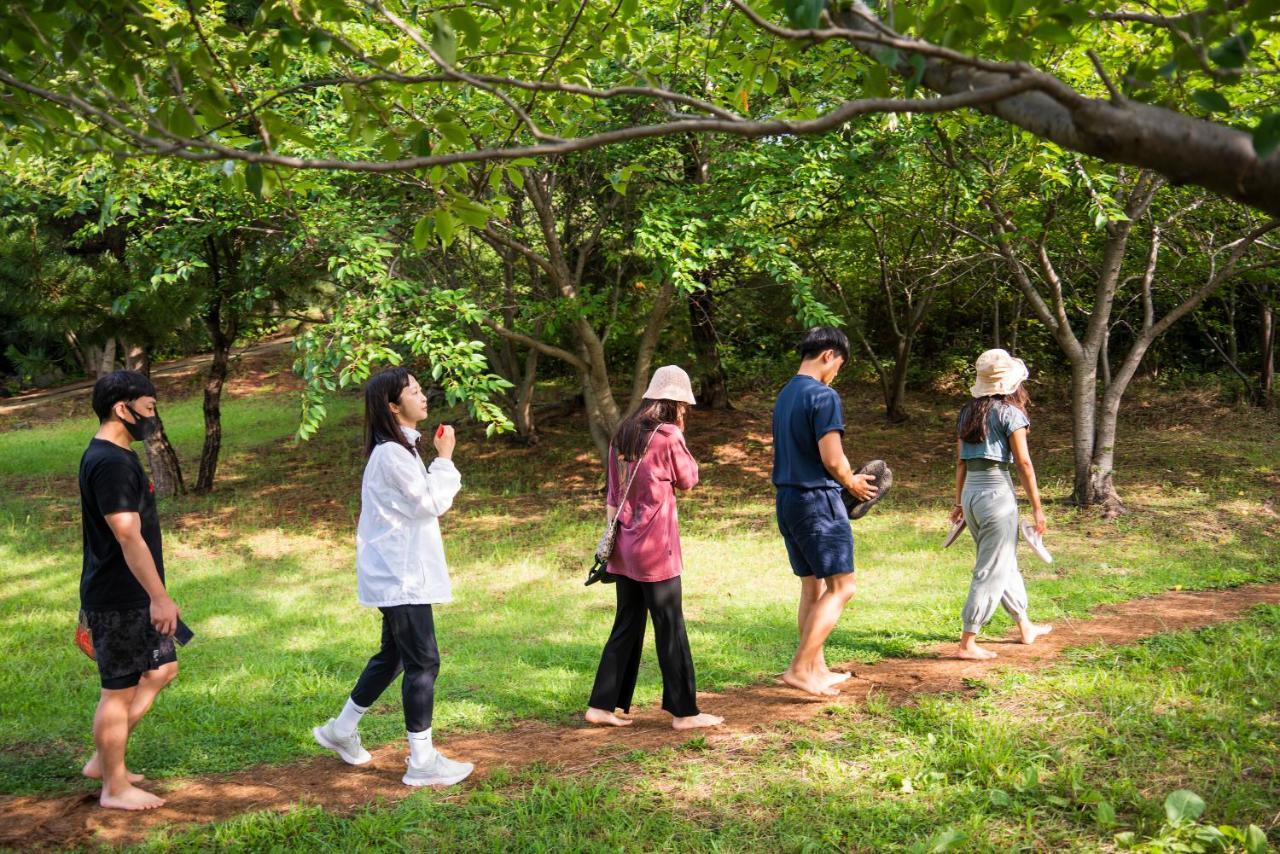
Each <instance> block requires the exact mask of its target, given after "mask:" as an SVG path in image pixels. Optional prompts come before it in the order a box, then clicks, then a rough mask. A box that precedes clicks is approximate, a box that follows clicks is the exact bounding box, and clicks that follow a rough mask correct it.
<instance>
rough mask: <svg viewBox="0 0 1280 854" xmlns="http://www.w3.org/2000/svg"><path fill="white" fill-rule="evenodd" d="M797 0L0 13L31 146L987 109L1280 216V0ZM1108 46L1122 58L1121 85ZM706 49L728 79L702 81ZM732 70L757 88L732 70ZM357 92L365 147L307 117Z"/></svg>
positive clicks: (147, 147) (501, 155) (172, 149)
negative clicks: (788, 73) (769, 94)
mask: <svg viewBox="0 0 1280 854" xmlns="http://www.w3.org/2000/svg"><path fill="white" fill-rule="evenodd" d="M781 5H782V7H783V8H784V10H785V12H786V14H787V18H788V21H789V23H790V24H791V26H790V27H784V26H780V25H778V24H776V23H773V22H772V21H771V20H769V18H767V17H765V16H763V15H761V14H760V13H758V12H756V11H755V10H753V9H752V8H751V7H749V6H748V5H747V4H746V3H745V0H730V3H729V6H730V8H728V9H726V10H725V11H724V12H723V13H722V14H721V15H720V17H719V18H718V26H716V27H709V26H706V25H705V23H704V22H703V21H702V20H701V19H702V18H706V17H708V16H716V15H717V11H713V10H711V9H710V8H708V7H707V6H706V5H705V4H702V3H697V4H694V3H685V2H666V3H655V4H649V5H646V7H645V8H644V9H643V10H641V9H640V4H639V3H638V2H636V0H622V2H620V3H619V4H617V7H616V8H615V7H613V6H608V5H603V4H602V5H595V4H582V5H581V6H573V5H572V4H553V5H552V6H549V7H547V6H545V5H543V4H515V5H512V6H510V7H507V6H503V7H501V8H498V7H492V6H489V5H481V4H465V5H459V6H455V7H452V8H450V9H448V10H447V11H438V12H434V13H433V14H432V16H431V19H430V20H429V21H423V20H420V19H419V17H418V13H417V10H416V7H413V6H408V7H405V6H402V4H400V3H398V2H384V0H312V2H309V3H305V4H299V3H293V2H287V0H267V2H263V3H262V4H260V5H259V6H258V7H257V9H256V12H255V14H253V16H252V17H251V18H248V19H243V18H239V17H235V16H228V15H221V14H219V12H220V7H218V6H215V5H212V4H210V5H202V4H200V3H196V2H187V3H178V2H171V3H170V2H159V3H155V4H149V5H147V6H137V5H135V4H133V3H131V2H128V1H127V0H109V2H94V3H88V2H79V0H71V2H65V3H64V2H50V3H45V4H43V5H42V6H41V7H40V8H38V9H37V8H29V7H28V6H27V4H12V5H11V6H9V7H7V8H6V9H4V10H3V11H0V32H4V33H6V34H7V37H6V40H5V44H4V47H6V48H7V49H6V50H4V51H3V52H0V86H3V87H4V89H5V91H6V92H7V98H6V106H5V112H6V123H7V124H8V125H10V126H12V127H13V130H12V131H10V134H11V136H12V137H13V138H14V139H16V140H18V141H20V142H21V143H22V144H23V145H24V146H27V147H40V148H43V147H47V146H50V145H57V146H60V145H65V144H67V143H68V142H71V143H72V144H74V145H77V146H80V147H87V148H90V149H93V150H103V149H105V150H111V151H117V152H120V153H124V154H129V155H132V154H137V153H143V154H147V155H154V156H165V157H176V158H182V159H187V160H192V161H198V162H201V161H222V160H235V161H241V162H243V163H245V164H247V166H246V175H247V176H249V180H250V181H253V182H257V181H259V180H260V178H259V177H255V176H259V175H260V173H261V171H262V170H263V169H264V168H265V167H269V166H276V167H283V168H291V169H292V168H302V169H326V170H331V169H349V170H356V171H369V172H406V171H415V170H421V169H430V168H433V167H436V166H441V167H447V166H449V165H450V164H454V163H461V162H475V161H482V160H495V159H498V160H514V159H518V158H522V157H528V156H543V155H563V154H567V153H571V152H575V151H583V150H586V149H589V148H595V147H599V146H604V145H612V144H618V143H625V142H629V141H634V140H639V139H652V138H655V137H660V136H677V137H684V136H685V135H687V134H690V133H725V134H733V135H738V136H742V137H748V138H757V139H758V138H762V137H773V136H777V135H779V134H819V133H823V132H826V131H829V130H831V129H833V128H836V127H839V126H841V125H843V124H845V123H848V122H850V121H852V120H854V119H856V118H857V117H858V116H862V115H867V114H870V113H884V112H903V113H909V112H924V113H939V112H948V111H955V110H962V109H979V110H982V111H983V112H986V113H988V114H990V115H993V116H995V117H997V118H999V119H1001V120H1003V121H1005V122H1008V123H1010V124H1013V125H1015V126H1017V127H1020V128H1022V129H1024V130H1026V131H1027V132H1029V133H1030V134H1033V135H1035V136H1037V137H1039V138H1041V139H1044V140H1048V141H1051V142H1054V143H1056V144H1058V145H1060V146H1061V147H1063V148H1065V149H1068V150H1072V151H1077V152H1080V153H1084V154H1088V155H1091V156H1094V157H1098V158H1101V159H1103V160H1106V161H1108V162H1112V163H1117V164H1128V165H1132V166H1136V167H1139V168H1141V169H1144V170H1149V171H1153V172H1155V173H1158V174H1162V175H1164V176H1165V177H1166V178H1168V179H1169V180H1170V181H1172V182H1175V183H1192V184H1197V185H1199V186H1202V187H1205V188H1207V189H1209V190H1211V191H1213V192H1215V193H1218V194H1221V195H1223V196H1226V197H1229V198H1232V199H1235V200H1237V201H1240V202H1242V203H1244V204H1246V205H1249V206H1252V207H1254V208H1256V209H1258V210H1261V211H1266V212H1269V213H1271V214H1277V215H1280V155H1278V154H1277V153H1276V150H1277V147H1280V113H1276V112H1274V111H1273V110H1274V104H1273V103H1272V102H1271V100H1270V98H1269V95H1268V89H1267V86H1266V80H1267V77H1266V75H1267V74H1269V73H1274V68H1273V66H1274V64H1275V58H1274V57H1275V55H1276V39H1277V35H1276V31H1275V28H1274V27H1273V26H1271V25H1270V21H1271V19H1272V18H1273V17H1274V15H1275V13H1276V8H1275V0H1233V2H1227V3H1222V4H1212V5H1209V6H1206V7H1204V8H1202V9H1195V10H1192V11H1189V12H1188V11H1185V10H1183V9H1181V7H1177V6H1176V5H1175V4H1174V3H1172V2H1169V0H1158V2H1156V3H1154V4H1151V8H1150V9H1144V10H1142V11H1134V10H1132V9H1130V8H1129V7H1127V6H1125V5H1123V4H1122V3H1114V2H1113V3H1108V2H1086V3H1074V2H1072V3H1068V2H1066V1H1065V0H1044V2H1041V3H1038V4H1036V5H1035V6H1034V7H1033V6H1031V5H1029V4H1023V3H1020V2H1018V1H1017V0H1012V2H998V3H990V4H977V3H960V4H942V5H938V6H935V7H932V8H931V9H929V10H927V11H925V10H916V9H915V8H914V7H903V8H896V7H888V15H887V20H886V19H882V18H881V17H880V16H878V15H877V14H876V13H875V12H873V11H872V10H871V9H870V8H869V7H868V6H867V5H866V4H865V3H864V2H862V0H842V2H839V3H837V4H833V5H832V6H831V8H830V9H825V4H824V3H822V2H814V1H813V0H784V2H783V3H782V4H781ZM1166 7H1167V8H1166ZM773 8H774V9H776V8H777V4H774V6H773ZM690 20H693V21H698V22H699V24H701V26H698V27H690V26H686V22H687V21H690ZM459 34H461V38H459ZM709 36H714V38H711V37H709ZM686 45H687V47H686ZM515 46H518V49H512V48H514V47H515ZM1064 46H1069V49H1064ZM673 47H674V48H675V49H674V50H673V49H672V48H673ZM802 51H809V54H808V55H807V56H806V59H805V62H806V64H807V65H809V66H810V67H812V68H815V69H817V71H816V74H814V75H812V76H815V77H817V78H818V79H820V80H821V81H822V84H823V85H819V86H816V87H813V88H812V89H811V90H810V91H805V90H804V89H798V88H796V87H795V86H792V85H790V81H789V80H788V79H786V78H784V79H782V80H780V79H779V74H778V71H777V70H776V69H775V68H774V67H772V64H773V63H772V57H773V56H775V55H777V56H778V57H780V58H781V59H782V60H784V61H792V62H794V61H795V58H796V57H797V56H798V55H799V53H800V52H802ZM1108 62H1110V63H1111V64H1113V65H1115V64H1121V63H1123V64H1124V73H1123V76H1121V77H1120V83H1118V84H1117V83H1116V82H1115V77H1116V75H1114V74H1112V73H1109V72H1108V70H1107V65H1108ZM709 65H713V66H714V71H715V73H714V74H712V75H711V77H712V79H713V80H716V79H717V78H719V81H722V82H721V85H719V86H718V87H717V89H716V91H713V92H708V93H705V94H703V95H698V96H694V95H688V94H684V93H683V92H682V91H680V89H681V86H680V84H679V81H683V80H686V79H689V78H694V79H697V78H698V77H700V76H702V72H704V70H705V69H706V68H707V67H708V66H709ZM1037 66H1040V67H1037ZM264 72H265V73H264ZM286 72H288V73H286ZM298 72H301V73H298ZM734 75H736V76H737V77H738V79H739V80H740V83H739V85H737V86H733V85H723V83H724V82H727V80H728V79H729V78H731V77H732V76H734ZM272 78H274V82H272ZM895 78H896V79H897V80H898V84H897V85H898V94H899V96H898V97H892V96H893V94H894V91H893V86H892V85H891V83H890V80H891V79H895ZM137 80H141V81H149V82H148V83H147V84H146V85H143V86H141V87H135V86H134V82H133V81H137ZM780 84H782V85H786V86H787V87H788V91H789V92H790V93H791V94H792V99H793V101H794V104H793V105H792V106H791V107H789V108H788V109H783V110H778V111H776V112H774V113H773V114H771V115H768V116H761V117H757V116H754V115H753V114H752V111H751V108H750V101H751V94H752V92H755V91H761V90H764V91H768V90H770V89H777V88H779V86H780ZM335 90H336V91H340V92H341V93H342V97H343V101H344V107H345V108H346V109H347V110H348V111H349V113H350V117H351V129H352V132H353V133H354V134H356V135H358V136H360V137H362V138H363V140H364V142H365V143H367V144H368V145H367V146H366V148H365V149H364V150H362V151H353V150H351V148H350V147H349V146H348V147H345V150H343V147H342V146H328V145H322V144H320V143H319V141H318V140H317V139H316V138H314V137H312V136H311V134H309V133H308V132H307V131H306V130H304V128H305V127H306V126H307V125H306V123H305V122H300V121H299V116H301V115H304V114H305V113H306V111H307V109H308V107H309V105H310V104H312V103H314V101H315V99H316V98H317V97H324V94H325V93H326V92H330V93H331V92H334V91H335ZM850 90H855V91H857V92H858V93H860V94H862V95H865V96H866V97H850ZM920 90H928V91H930V92H932V93H934V95H933V96H928V97H925V96H919V95H917V93H918V92H919V91H920ZM1093 92H1099V93H1103V94H1105V96H1106V97H1105V98H1097V97H1092V95H1091V93H1093ZM1142 99H1146V101H1147V102H1144V100H1142ZM611 101H617V102H620V103H625V104H631V105H640V108H639V109H630V110H627V109H623V110H619V111H617V113H619V114H622V115H624V116H626V118H625V119H624V120H623V121H622V122H621V123H619V124H618V125H616V126H613V127H607V128H598V127H596V126H593V125H592V124H591V123H589V122H588V123H584V122H583V121H582V120H583V117H584V116H590V115H593V114H595V113H596V112H597V110H598V106H599V105H600V104H601V103H602V102H611ZM446 105H447V106H446ZM442 107H443V110H442V109H441V108H442ZM494 107H496V108H497V110H496V111H495V109H494ZM655 108H656V112H657V115H658V117H659V118H658V120H656V121H652V120H650V119H651V118H652V117H653V116H654V112H655ZM1192 109H1194V110H1196V111H1203V112H1208V113H1210V114H1213V115H1221V116H1223V117H1224V120H1223V121H1215V120H1210V119H1207V118H1199V117H1196V116H1194V115H1192V114H1190V112H1189V111H1190V110H1192ZM1233 122H1234V123H1245V124H1247V125H1248V126H1250V127H1251V128H1252V131H1251V132H1246V131H1243V130H1238V129H1236V127H1234V126H1233Z"/></svg>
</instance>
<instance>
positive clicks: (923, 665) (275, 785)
mask: <svg viewBox="0 0 1280 854" xmlns="http://www.w3.org/2000/svg"><path fill="white" fill-rule="evenodd" d="M1262 603H1271V604H1280V583H1275V584H1263V585H1249V586H1244V587H1236V588H1232V589H1229V590H1217V591H1207V592H1170V593H1164V594H1161V595H1159V596H1153V597H1150V598H1145V599H1135V600H1132V601H1129V602H1125V603H1122V604H1119V605H1114V606H1107V607H1103V608H1100V609H1099V610H1098V611H1097V613H1096V614H1095V615H1094V616H1092V617H1090V618H1089V619H1085V620H1075V621H1071V622H1067V621H1064V622H1062V623H1060V624H1058V625H1057V627H1056V628H1055V630H1054V632H1053V634H1051V635H1049V636H1048V637H1046V638H1044V639H1042V640H1041V641H1040V642H1039V643H1037V644H1036V645H1035V646H1033V647H1025V646H1021V645H1019V644H1015V643H1012V642H996V643H994V644H992V646H993V647H994V648H995V649H997V650H998V651H999V653H1000V658H999V659H997V660H996V661H995V662H982V663H976V662H968V661H960V660H957V659H954V658H942V657H940V656H941V655H943V654H946V653H947V652H949V650H948V649H939V650H937V653H938V655H939V657H922V658H911V659H885V660H883V661H879V662H877V663H876V664H873V665H867V666H861V665H856V666H853V667H852V668H851V669H852V670H853V672H854V674H855V678H854V679H851V680H849V682H847V683H845V687H844V690H843V692H842V693H841V695H840V697H839V698H836V699H835V700H819V699H816V698H806V697H804V696H803V695H801V694H799V693H797V692H795V691H792V690H790V689H787V688H784V687H780V686H773V685H760V686H753V687H749V688H743V689H738V690H733V691H729V692H726V693H724V694H705V695H703V697H704V698H705V701H704V702H703V703H702V705H703V708H704V709H705V710H707V711H710V712H714V713H716V714H721V715H724V716H725V717H726V719H727V723H726V725H725V726H724V727H721V728H720V729H717V730H708V731H706V732H707V733H708V742H709V743H710V745H711V749H713V750H714V749H715V748H716V746H717V745H725V744H731V743H733V742H734V741H735V740H736V739H737V737H738V736H739V735H741V734H743V733H748V732H750V731H752V730H753V729H756V728H758V727H760V726H768V725H770V724H773V723H777V722H780V721H794V722H803V721H807V720H810V719H812V718H814V717H816V716H817V715H819V714H820V713H821V712H822V710H823V709H824V708H827V707H829V706H831V705H833V704H841V705H850V704H858V703H861V702H863V701H865V700H866V698H867V696H868V695H869V694H870V693H871V692H872V691H876V692H880V693H883V694H887V695H889V696H890V697H891V698H892V699H894V700H896V701H899V702H901V701H908V700H910V699H911V697H912V696H913V695H917V694H925V693H941V692H947V691H959V690H963V689H964V688H965V686H966V684H967V682H968V681H969V680H973V679H977V678H980V677H982V676H983V675H985V674H987V673H988V672H990V671H991V670H992V669H993V668H995V667H1001V666H1003V667H1014V668H1018V669H1022V670H1033V669H1036V668H1040V667H1044V666H1046V665H1047V664H1048V663H1050V662H1052V661H1053V660H1054V659H1056V658H1058V656H1059V655H1060V654H1061V653H1062V651H1063V650H1064V649H1067V648H1069V647H1078V646H1084V645H1087V644H1094V643H1107V644H1113V645H1119V644H1128V643H1132V642H1134V641H1137V640H1141V639H1142V638H1146V637H1150V636H1151V635H1155V634H1159V633H1161V632H1168V631H1177V630H1181V629H1195V628H1202V627H1205V626H1210V625H1213V624H1215V623H1221V622H1225V621H1228V620H1233V619H1236V618H1238V617H1239V616H1240V615H1241V614H1242V613H1243V612H1244V611H1245V610H1247V609H1248V608H1250V607H1252V606H1254V605H1258V604H1262ZM846 669H849V668H846ZM669 720H670V719H669V718H668V716H667V715H666V714H665V713H663V712H662V711H661V710H659V709H657V708H644V709H639V710H637V714H636V721H637V722H636V725H635V726H633V727H630V728H629V729H627V730H606V729H595V728H586V727H565V726H554V725H551V724H545V723H537V722H528V723H523V724H519V725H517V726H516V727H514V728H512V729H510V730H506V731H503V732H481V733H475V734H473V735H462V736H456V737H453V738H449V739H446V740H445V741H444V742H442V745H441V746H442V747H446V748H447V749H448V752H449V753H450V754H451V755H453V756H456V757H458V758H460V759H467V760H470V761H474V762H475V763H476V765H477V766H478V768H479V771H478V772H477V774H478V776H479V775H483V774H484V773H486V772H488V771H491V770H492V769H494V768H496V767H499V766H503V765H506V766H509V767H520V766H524V765H528V764H531V763H534V762H542V763H547V764H550V765H557V766H561V767H563V768H564V769H565V772H566V773H575V772H581V771H584V770H585V769H587V768H589V767H591V766H593V765H596V764H598V763H599V762H601V761H602V760H604V759H606V758H608V757H609V756H610V755H614V754H618V753H622V752H624V751H629V750H633V749H637V748H639V749H654V748H659V747H663V746H666V745H677V744H681V743H683V742H685V741H687V740H688V738H689V734H688V733H676V732H674V731H672V729H671V727H670V725H669ZM403 755H404V749H403V746H402V745H401V744H400V743H398V742H397V743H394V744H390V745H386V746H383V747H381V748H379V749H378V750H375V751H373V757H374V761H373V762H372V763H370V764H369V765H366V766H363V767H361V768H349V767H348V766H345V765H342V764H341V763H340V762H339V761H338V760H337V759H335V758H332V757H329V756H324V757H318V758H315V759H308V760H305V761H302V762H296V763H293V764H290V765H281V766H274V767H263V768H259V769H256V770H252V771H242V772H238V773H235V774H228V775H223V776H217V777H207V778H202V779H189V780H170V781H164V782H163V783H162V784H161V785H160V786H159V787H157V791H160V792H161V793H162V794H164V796H165V797H166V798H167V799H168V803H167V804H166V806H165V807H163V808H162V809H159V810H156V811H154V812H148V813H121V812H112V811H109V810H102V809H100V808H99V807H98V805H97V796H96V794H95V793H84V794H78V795H70V796H66V797H61V798H15V797H0V846H9V847H15V848H19V849H21V850H30V849H32V848H60V847H65V846H69V845H74V844H85V843H105V844H122V843H130V842H137V841H140V840H141V839H142V838H143V837H144V836H145V835H146V833H147V832H148V831H149V830H151V829H153V828H155V827H158V826H160V825H171V824H176V825H181V824H189V823H193V822H197V823H198V822H211V821H217V820H220V819H225V818H229V817H231V816H234V815H238V814H241V813H246V812H253V811H259V810H276V811H285V810H288V809H289V808H290V807H291V806H293V805H295V804H299V803H314V804H320V805H323V806H325V807H326V808H328V809H331V810H348V809H354V808H356V807H359V806H362V805H364V804H367V803H369V802H371V801H374V800H381V801H388V802H389V801H396V800H399V799H401V798H404V797H405V796H407V795H408V794H411V793H412V791H413V790H410V789H409V788H407V787H406V786H403V785H401V783H400V775H401V773H403V768H404V764H403V763H404V758H403Z"/></svg>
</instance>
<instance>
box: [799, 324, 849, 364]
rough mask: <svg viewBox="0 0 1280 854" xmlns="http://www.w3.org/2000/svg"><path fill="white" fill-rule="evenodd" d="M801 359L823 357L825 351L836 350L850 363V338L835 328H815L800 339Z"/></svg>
mask: <svg viewBox="0 0 1280 854" xmlns="http://www.w3.org/2000/svg"><path fill="white" fill-rule="evenodd" d="M797 349H798V350H799V351H800V358H801V359H812V358H813V357H815V356H818V355H821V353H822V351H823V350H835V351H836V352H837V353H839V354H840V355H841V356H842V357H844V360H845V361H846V362H847V361H849V336H847V335H845V334H844V333H843V332H841V331H840V330H839V329H836V328H835V327H834V326H815V327H813V328H812V329H810V330H809V331H808V332H806V333H805V334H804V337H803V338H801V339H800V346H799V347H798V348H797Z"/></svg>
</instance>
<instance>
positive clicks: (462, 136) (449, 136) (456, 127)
mask: <svg viewBox="0 0 1280 854" xmlns="http://www.w3.org/2000/svg"><path fill="white" fill-rule="evenodd" d="M436 129H437V130H439V131H440V135H441V136H443V137H444V138H445V139H446V140H448V141H449V142H450V143H452V144H454V145H456V146H458V148H466V147H467V146H468V145H470V144H471V140H470V139H469V138H468V137H467V129H466V128H464V127H463V126H462V125H460V124H458V123H457V122H440V123H439V124H438V125H436Z"/></svg>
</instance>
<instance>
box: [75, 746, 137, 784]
mask: <svg viewBox="0 0 1280 854" xmlns="http://www.w3.org/2000/svg"><path fill="white" fill-rule="evenodd" d="M80 773H81V774H83V775H84V776H86V777H88V778H89V779H90V780H101V779H102V762H100V761H99V760H98V754H97V753H95V754H93V755H92V756H90V757H89V761H88V762H86V763H84V767H83V768H81V769H80ZM125 774H126V775H127V776H128V777H129V782H130V783H135V784H136V783H141V782H142V781H143V780H145V779H147V778H146V777H145V776H144V775H142V774H135V773H133V772H132V771H130V770H128V769H125Z"/></svg>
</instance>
